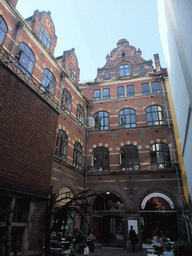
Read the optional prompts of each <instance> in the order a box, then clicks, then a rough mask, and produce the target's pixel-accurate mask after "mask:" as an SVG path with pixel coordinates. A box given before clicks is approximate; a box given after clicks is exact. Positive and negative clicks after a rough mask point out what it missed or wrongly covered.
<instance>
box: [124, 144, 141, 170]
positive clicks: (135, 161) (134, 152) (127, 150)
mask: <svg viewBox="0 0 192 256" xmlns="http://www.w3.org/2000/svg"><path fill="white" fill-rule="evenodd" d="M123 150H124V152H122V151H123ZM123 154H124V155H125V157H124V158H125V159H124V160H122V159H123V158H122V156H123ZM128 162H130V163H129V164H128ZM120 166H121V170H122V171H132V170H139V169H140V165H139V151H138V147H137V146H135V145H125V146H123V147H121V149H120Z"/></svg>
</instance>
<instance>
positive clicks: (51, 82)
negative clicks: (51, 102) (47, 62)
mask: <svg viewBox="0 0 192 256" xmlns="http://www.w3.org/2000/svg"><path fill="white" fill-rule="evenodd" d="M50 76H52V78H51V77H50ZM44 81H45V82H44ZM55 87H56V78H55V76H54V75H53V73H52V72H51V71H50V70H49V69H47V68H45V69H44V70H43V76H42V81H41V89H42V90H43V92H44V93H45V94H48V95H49V97H50V98H51V99H53V97H54V94H55Z"/></svg>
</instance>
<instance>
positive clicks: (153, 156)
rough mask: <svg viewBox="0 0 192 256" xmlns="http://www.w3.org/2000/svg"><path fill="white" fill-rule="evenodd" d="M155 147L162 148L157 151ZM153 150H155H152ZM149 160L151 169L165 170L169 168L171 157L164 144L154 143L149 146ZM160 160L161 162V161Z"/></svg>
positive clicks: (167, 147)
mask: <svg viewBox="0 0 192 256" xmlns="http://www.w3.org/2000/svg"><path fill="white" fill-rule="evenodd" d="M157 145H159V148H160V146H162V149H160V150H158V148H157ZM153 148H154V149H155V150H153ZM149 152H150V160H151V168H152V169H165V168H171V156H170V150H169V146H168V145H167V144H165V143H162V142H160V143H154V144H152V145H151V146H150V150H149ZM166 158H167V161H166ZM161 159H162V160H161Z"/></svg>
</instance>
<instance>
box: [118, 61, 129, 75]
mask: <svg viewBox="0 0 192 256" xmlns="http://www.w3.org/2000/svg"><path fill="white" fill-rule="evenodd" d="M129 75H130V67H129V64H122V65H120V66H119V76H129Z"/></svg>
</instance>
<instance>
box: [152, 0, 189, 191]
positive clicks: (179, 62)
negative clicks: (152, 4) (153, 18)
mask: <svg viewBox="0 0 192 256" xmlns="http://www.w3.org/2000/svg"><path fill="white" fill-rule="evenodd" d="M157 6H158V16H159V32H160V36H161V41H162V46H163V51H164V56H165V61H166V64H167V69H168V75H169V81H170V86H171V91H172V96H173V102H174V106H175V112H176V116H177V123H178V128H179V133H180V139H181V144H182V148H183V150H184V154H183V157H184V162H185V168H186V174H187V179H188V185H189V191H190V195H191V196H192V114H191V117H190V118H189V116H188V112H189V109H190V103H191V107H192V1H191V0H182V1H181V0H157ZM187 124H189V125H188V130H187ZM187 131H188V132H187ZM185 138H186V143H185Z"/></svg>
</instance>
